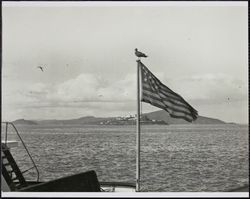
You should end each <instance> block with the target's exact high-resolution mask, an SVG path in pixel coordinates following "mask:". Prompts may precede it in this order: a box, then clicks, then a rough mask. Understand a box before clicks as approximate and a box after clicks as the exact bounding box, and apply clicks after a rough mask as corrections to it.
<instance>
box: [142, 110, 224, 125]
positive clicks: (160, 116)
mask: <svg viewBox="0 0 250 199" xmlns="http://www.w3.org/2000/svg"><path fill="white" fill-rule="evenodd" d="M144 115H146V116H147V117H148V118H149V119H151V120H152V119H154V120H163V121H165V122H167V123H168V124H190V123H189V122H187V121H185V120H183V119H176V118H172V117H170V116H169V114H168V113H167V112H166V111H164V110H160V111H155V112H151V113H145V114H144ZM193 124H226V123H225V122H223V121H221V120H218V119H214V118H209V117H203V116H198V118H197V119H196V120H195V121H194V122H193Z"/></svg>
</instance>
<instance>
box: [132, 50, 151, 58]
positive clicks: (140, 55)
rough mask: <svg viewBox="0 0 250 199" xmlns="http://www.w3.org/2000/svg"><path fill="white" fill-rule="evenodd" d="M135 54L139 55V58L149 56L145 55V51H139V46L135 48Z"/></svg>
mask: <svg viewBox="0 0 250 199" xmlns="http://www.w3.org/2000/svg"><path fill="white" fill-rule="evenodd" d="M135 55H136V56H137V57H139V58H140V57H148V56H147V55H145V54H144V53H142V52H140V51H138V50H137V48H136V49H135Z"/></svg>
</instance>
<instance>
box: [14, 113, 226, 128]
mask: <svg viewBox="0 0 250 199" xmlns="http://www.w3.org/2000/svg"><path fill="white" fill-rule="evenodd" d="M143 116H146V117H147V118H148V119H150V120H152V121H153V120H154V121H162V124H163V123H164V122H165V124H190V123H189V122H187V121H185V120H183V119H176V118H172V117H170V116H169V114H168V113H167V112H166V111H164V110H160V111H155V112H151V113H145V114H143ZM117 118H119V117H107V118H103V117H93V116H86V117H81V118H77V119H69V120H24V119H20V120H16V121H14V124H25V125H36V124H40V125H74V124H75V125H77V124H78V125H84V124H92V125H99V124H100V125H101V124H117V125H118V124H119V125H128V124H130V125H134V124H135V118H134V120H132V121H130V122H128V121H121V120H117ZM142 122H143V121H142ZM158 124H160V123H159V122H158ZM193 124H225V122H223V121H221V120H218V119H214V118H209V117H203V116H198V118H197V120H196V121H194V122H193Z"/></svg>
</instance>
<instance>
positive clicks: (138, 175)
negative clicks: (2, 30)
mask: <svg viewBox="0 0 250 199" xmlns="http://www.w3.org/2000/svg"><path fill="white" fill-rule="evenodd" d="M139 62H140V60H137V118H136V132H137V136H136V145H137V151H136V192H139V191H140V133H141V132H140V131H141V128H140V101H141V100H140V97H141V96H140V95H141V91H140V63H139Z"/></svg>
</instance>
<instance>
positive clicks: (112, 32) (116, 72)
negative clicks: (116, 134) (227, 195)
mask: <svg viewBox="0 0 250 199" xmlns="http://www.w3.org/2000/svg"><path fill="white" fill-rule="evenodd" d="M2 42H3V45H2V109H1V110H2V118H3V120H7V121H13V120H16V119H20V118H24V119H34V120H40V119H72V118H79V117H84V116H96V117H109V116H126V115H130V114H131V115H134V114H135V113H136V104H137V103H136V67H137V63H136V57H135V55H134V49H135V48H138V49H139V50H140V51H142V52H144V53H146V54H147V55H148V58H146V59H143V60H142V62H143V63H144V64H145V65H146V66H147V67H148V68H149V69H150V70H151V71H152V72H153V74H155V75H156V76H157V77H158V78H159V79H160V80H161V82H162V83H164V84H165V85H166V86H168V87H169V88H171V89H172V90H174V91H175V92H177V93H178V94H180V95H181V96H182V97H183V98H184V99H185V100H186V101H188V103H189V104H191V105H192V106H193V107H194V108H195V109H196V110H197V111H198V113H199V115H201V116H206V117H212V118H217V119H221V120H223V121H226V122H237V123H248V8H247V4H246V3H245V4H244V3H237V2H231V3H227V2H224V3H221V4H216V3H215V2H214V3H212V4H208V3H199V4H197V5H196V4H194V3H192V4H188V3H186V4H180V3H179V4H178V3H176V4H170V3H162V4H159V3H156V4H154V3H152V2H151V4H150V5H148V4H145V2H144V3H143V2H141V3H138V2H137V3H136V4H133V3H132V2H127V3H122V2H120V3H114V4H111V3H99V4H98V3H97V2H96V3H95V4H91V3H85V4H84V3H79V2H78V4H73V3H68V4H64V5H63V6H62V4H60V3H53V4H49V3H48V2H47V3H45V2H43V3H41V2H40V4H39V3H37V4H36V3H35V2H32V4H29V3H26V4H25V3H21V2H19V3H18V2H16V3H15V4H14V3H13V4H11V3H7V2H5V3H3V5H2ZM38 66H42V67H43V70H44V71H41V70H40V69H39V68H38ZM156 110H159V109H158V108H156V107H153V106H151V105H149V104H146V103H142V112H145V113H146V112H151V111H156Z"/></svg>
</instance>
